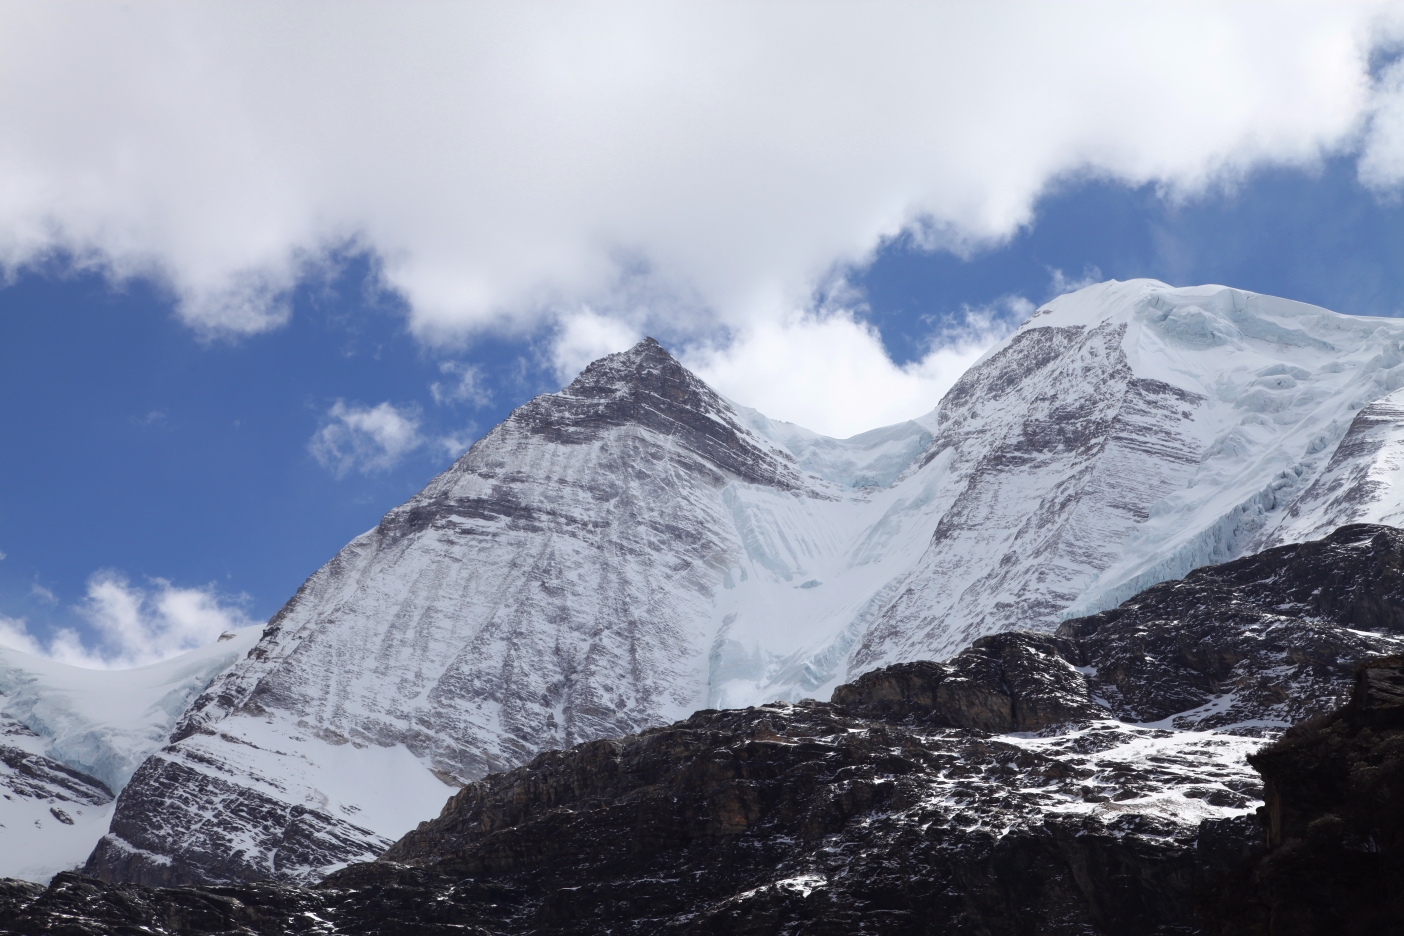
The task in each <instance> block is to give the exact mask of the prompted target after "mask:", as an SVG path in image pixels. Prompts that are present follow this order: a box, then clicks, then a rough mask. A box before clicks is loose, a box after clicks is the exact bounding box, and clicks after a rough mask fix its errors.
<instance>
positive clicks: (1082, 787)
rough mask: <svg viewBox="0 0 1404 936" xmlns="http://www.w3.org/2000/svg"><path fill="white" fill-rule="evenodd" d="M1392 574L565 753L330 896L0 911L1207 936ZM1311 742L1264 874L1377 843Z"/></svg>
mask: <svg viewBox="0 0 1404 936" xmlns="http://www.w3.org/2000/svg"><path fill="white" fill-rule="evenodd" d="M1401 569H1404V532H1401V531H1399V530H1394V529H1391V528H1387V527H1378V526H1373V527H1372V526H1356V527H1346V528H1343V529H1341V530H1339V531H1337V533H1335V534H1333V535H1332V536H1331V537H1329V538H1327V539H1326V540H1323V541H1319V542H1316V543H1309V544H1302V545H1294V546H1285V547H1280V548H1278V549H1275V550H1271V551H1268V552H1266V553H1263V554H1260V555H1258V556H1254V557H1250V558H1247V559H1243V560H1239V561H1237V562H1234V563H1229V564H1226V565H1223V566H1218V567H1213V568H1209V569H1202V570H1199V571H1197V572H1195V573H1193V574H1191V575H1190V576H1188V577H1186V578H1185V579H1184V580H1182V581H1179V582H1170V583H1165V584H1162V585H1160V586H1157V587H1155V588H1152V589H1149V590H1147V591H1146V592H1143V593H1141V594H1140V595H1138V596H1136V597H1135V598H1134V599H1132V600H1131V601H1129V602H1127V603H1126V604H1124V605H1123V606H1121V607H1120V608H1118V609H1115V610H1114V611H1108V612H1104V613H1102V614H1099V615H1095V616H1093V617H1090V618H1082V619H1078V620H1074V621H1069V622H1067V623H1065V624H1064V625H1063V626H1062V627H1061V628H1060V629H1059V630H1058V632H1057V633H1056V634H1053V635H1039V634H1023V633H1009V634H1000V635H995V636H992V637H987V638H983V639H981V640H979V641H977V642H976V643H975V644H974V645H972V646H971V647H970V648H968V649H967V650H966V651H964V652H963V653H961V654H959V655H958V656H956V657H954V658H953V659H951V660H949V661H946V662H944V663H934V662H918V663H910V664H901V665H898V666H893V667H888V668H886V669H883V670H879V671H875V672H872V673H868V674H866V675H864V676H863V677H862V678H860V679H859V680H857V681H855V682H854V683H851V684H849V685H846V686H843V687H841V688H840V689H839V690H837V691H836V692H835V694H834V700H833V701H832V702H828V703H825V702H815V701H807V702H804V703H801V704H798V705H788V704H783V703H777V704H774V705H768V706H763V707H758V708H751V709H744V710H732V711H702V712H698V713H697V714H695V715H694V716H692V717H691V718H689V719H686V720H684V721H681V722H677V723H675V724H673V725H670V726H668V727H664V728H658V729H653V730H651V731H646V732H643V733H641V734H636V735H630V736H627V737H623V738H618V739H612V740H604V741H593V742H588V743H585V744H581V745H577V746H575V747H573V748H570V749H568V750H563V751H551V752H547V753H545V754H542V755H539V756H538V757H536V758H535V759H534V760H532V761H531V762H530V763H528V764H526V765H524V766H522V767H519V768H516V769H514V770H511V771H507V772H504V773H498V774H493V775H491V776H488V777H486V778H484V779H483V780H480V781H477V782H475V783H471V784H469V785H468V786H467V787H465V788H464V789H463V790H462V791H460V792H459V793H458V794H456V795H455V796H453V797H452V798H451V799H450V800H449V802H448V803H447V805H446V806H445V807H444V809H443V810H442V812H441V814H440V815H439V816H438V817H437V818H435V819H433V820H430V821H428V822H425V823H422V824H421V825H420V827H419V828H418V829H417V830H416V831H414V832H412V833H410V834H409V835H407V836H406V837H405V838H404V839H402V840H401V841H399V842H398V843H396V844H395V845H394V846H393V847H391V848H390V850H389V851H388V852H387V853H386V854H385V855H384V856H383V857H382V859H381V860H379V861H376V862H371V863H367V864H356V865H352V866H350V867H347V868H346V869H344V870H342V871H340V872H337V873H336V874H334V875H332V876H331V877H330V878H328V879H327V880H326V881H324V882H323V883H322V884H321V885H319V886H317V887H315V888H296V887H291V886H287V885H275V884H253V885H240V886H233V887H222V888H144V887H139V886H136V885H125V884H106V883H101V882H97V881H93V880H88V879H84V878H82V877H80V876H77V875H61V876H60V877H59V878H57V879H55V881H54V882H53V884H52V885H51V886H50V887H49V888H47V889H40V888H37V887H33V886H26V885H21V884H17V883H12V884H10V885H8V886H7V888H6V889H0V929H4V930H5V931H8V932H17V933H59V932H63V933H122V932H133V933H135V932H170V933H226V932H244V933H275V932H276V933H283V932H290V933H291V932H308V933H311V932H340V933H366V934H371V933H426V934H428V933H435V934H438V933H464V932H467V933H494V934H509V933H510V934H515V933H603V932H611V933H639V934H643V933H650V934H652V933H767V934H770V933H776V934H779V933H795V934H798V933H805V934H822V933H835V934H837V933H845V934H848V933H865V932H866V933H884V934H887V933H972V934H974V933H981V934H1024V933H1067V934H1073V933H1077V934H1086V933H1104V934H1123V933H1124V934H1147V933H1162V934H1174V933H1192V932H1197V931H1199V930H1200V917H1199V915H1198V914H1199V906H1200V903H1201V901H1203V899H1204V898H1203V894H1204V893H1206V892H1207V890H1206V889H1209V888H1212V887H1214V886H1220V885H1216V883H1215V882H1216V881H1219V880H1220V879H1222V878H1223V876H1224V875H1226V874H1228V873H1229V872H1230V871H1231V870H1232V869H1233V868H1235V867H1237V866H1238V865H1239V864H1240V862H1242V861H1243V860H1244V859H1245V858H1250V857H1251V856H1252V855H1253V851H1254V848H1255V847H1256V846H1257V844H1258V842H1259V841H1260V839H1261V835H1260V833H1259V831H1258V828H1257V824H1256V821H1255V818H1254V815H1253V812H1252V810H1253V808H1254V806H1255V805H1256V804H1257V803H1258V802H1259V799H1260V797H1261V794H1262V792H1263V791H1262V789H1261V787H1260V786H1259V784H1258V778H1257V776H1256V775H1255V774H1254V773H1253V772H1252V771H1251V770H1249V769H1248V768H1247V766H1246V765H1245V764H1243V763H1242V754H1243V753H1244V752H1247V751H1249V750H1252V749H1253V748H1255V747H1257V746H1258V745H1259V744H1260V743H1261V742H1260V741H1258V740H1256V739H1255V737H1254V736H1262V735H1264V734H1267V735H1271V734H1273V733H1275V731H1276V730H1278V728H1277V726H1282V725H1285V723H1286V722H1287V721H1288V720H1291V719H1296V718H1301V717H1311V716H1320V715H1321V714H1322V713H1325V712H1328V711H1330V710H1331V709H1333V708H1334V707H1336V706H1337V705H1338V704H1339V703H1340V702H1341V701H1343V700H1344V699H1345V698H1347V697H1348V695H1349V694H1350V692H1351V687H1352V684H1353V682H1352V681H1353V678H1354V677H1353V672H1354V670H1355V668H1356V667H1357V666H1358V665H1359V664H1360V663H1361V661H1362V660H1365V659H1367V658H1370V657H1372V656H1373V655H1380V654H1382V653H1385V652H1388V651H1392V650H1394V649H1396V648H1398V647H1399V646H1400V641H1399V639H1398V637H1396V636H1394V635H1395V634H1396V633H1397V632H1398V630H1399V628H1400V625H1401V621H1400V618H1399V615H1398V612H1397V609H1398V606H1399V604H1400V601H1399V599H1400V597H1401V585H1402V584H1404V576H1402V575H1401ZM1367 672H1368V671H1367ZM1376 682H1378V683H1379V686H1380V687H1382V688H1380V689H1379V690H1378V691H1377V692H1376V695H1377V696H1378V695H1379V694H1380V693H1381V692H1384V691H1385V690H1386V689H1388V688H1389V685H1392V684H1389V683H1388V681H1387V680H1385V681H1380V680H1376ZM1376 708H1378V706H1376ZM1372 711H1373V709H1372ZM1362 717H1363V716H1362ZM1371 717H1374V716H1371ZM1345 723H1346V722H1341V724H1345ZM1328 724H1336V722H1330V723H1328ZM1350 724H1354V722H1350ZM1370 724H1376V723H1374V722H1371V723H1370ZM1391 724H1392V723H1391ZM1363 725H1364V723H1363V722H1362V726H1363ZM1312 730H1321V729H1319V728H1318V729H1312ZM1332 730H1335V729H1332ZM1341 730H1342V731H1345V730H1346V729H1341ZM1349 730H1350V731H1354V732H1356V733H1355V734H1352V735H1350V736H1349V738H1348V739H1345V740H1342V741H1341V742H1340V743H1342V744H1359V743H1360V742H1359V737H1360V732H1363V731H1365V730H1366V728H1365V727H1361V728H1359V730H1358V731H1357V730H1356V729H1355V728H1351V729H1349ZM1369 730H1370V731H1371V732H1374V733H1376V734H1377V735H1378V736H1380V737H1387V738H1393V737H1394V735H1390V734H1389V732H1390V731H1393V730H1394V729H1392V728H1389V727H1388V726H1386V725H1385V724H1384V723H1383V722H1380V723H1378V724H1376V727H1372V728H1369ZM1296 737H1297V735H1295V734H1294V735H1289V736H1288V738H1287V739H1286V740H1285V741H1283V742H1280V743H1278V744H1277V745H1275V746H1273V747H1270V748H1269V749H1268V750H1267V751H1265V752H1263V753H1262V754H1261V755H1258V763H1259V765H1260V766H1262V767H1263V768H1264V773H1265V774H1266V775H1267V777H1268V784H1269V788H1268V794H1269V805H1270V806H1271V804H1272V803H1274V802H1278V803H1279V804H1280V805H1279V807H1277V809H1278V814H1279V815H1280V816H1281V817H1282V818H1281V820H1280V823H1281V828H1282V829H1283V831H1282V832H1281V833H1280V835H1281V836H1282V838H1281V839H1280V840H1275V842H1274V845H1275V852H1272V853H1269V855H1270V856H1271V855H1272V854H1275V853H1283V852H1284V851H1285V850H1286V849H1288V845H1289V844H1290V840H1291V839H1292V837H1293V836H1295V835H1298V834H1302V835H1305V836H1306V838H1307V839H1308V840H1310V839H1311V836H1312V835H1315V836H1316V837H1317V838H1323V837H1332V836H1336V832H1337V831H1339V833H1340V834H1339V836H1338V837H1336V838H1332V841H1336V840H1337V838H1338V839H1339V841H1341V842H1347V841H1354V839H1351V838H1350V836H1351V835H1357V833H1356V832H1355V831H1353V830H1354V828H1355V827H1354V826H1351V825H1350V822H1351V821H1352V820H1351V819H1350V818H1349V817H1348V816H1345V815H1341V816H1340V819H1341V822H1342V826H1341V828H1340V829H1339V830H1337V829H1336V826H1334V825H1332V826H1331V829H1329V830H1326V831H1324V832H1323V831H1321V829H1324V828H1325V827H1324V826H1321V825H1320V823H1319V822H1318V821H1317V820H1316V819H1311V818H1310V809H1308V808H1306V807H1300V806H1297V805H1293V804H1296V803H1298V802H1299V798H1298V797H1297V795H1296V794H1295V793H1293V792H1291V791H1292V790H1294V789H1295V787H1293V786H1291V784H1290V783H1288V781H1287V780H1281V779H1278V775H1276V774H1274V773H1273V772H1272V770H1271V769H1269V767H1268V765H1269V764H1271V763H1276V761H1274V760H1273V758H1280V757H1281V756H1282V755H1281V753H1280V752H1281V751H1286V750H1295V748H1293V745H1296V744H1298V742H1297V741H1294V740H1293V739H1294V738H1296ZM1391 750H1392V749H1391ZM1381 764H1386V761H1381ZM1390 769H1393V768H1392V767H1391V768H1390ZM1282 776H1284V777H1285V776H1287V775H1286V774H1283V775H1282ZM1353 776H1354V775H1351V777H1352V778H1353ZM1370 776H1372V777H1377V778H1384V779H1381V780H1380V782H1382V783H1383V782H1385V780H1387V779H1388V776H1392V775H1389V774H1388V772H1387V771H1385V772H1384V773H1379V774H1371V775H1370ZM1352 782H1354V781H1353V780H1352ZM1372 782H1373V781H1372ZM1389 782H1392V781H1389ZM1372 789H1373V788H1372ZM1303 802H1304V801H1303ZM1338 815H1339V814H1338ZM1385 817H1386V819H1388V814H1385ZM1389 821H1392V820H1389ZM1303 823H1305V824H1306V825H1305V828H1306V831H1305V832H1301V830H1297V831H1295V832H1294V831H1293V830H1295V829H1297V826H1299V825H1302V824H1303ZM1313 823H1315V824H1313ZM1328 825H1329V823H1328ZM1395 828H1397V823H1396V824H1395ZM1312 829H1318V831H1317V832H1312V831H1311V830H1312ZM1328 832H1329V835H1328V834H1327V833H1328ZM1323 841H1324V838H1323ZM1376 841H1377V842H1380V841H1383V840H1382V839H1379V838H1377V839H1376ZM1389 841H1390V842H1392V841H1393V840H1392V839H1390V840H1389ZM1323 847H1325V846H1323ZM1331 847H1336V846H1334V845H1333V846H1331ZM1342 847H1344V846H1342ZM1391 847H1392V845H1391ZM1222 886H1227V885H1222ZM1225 893H1227V892H1225ZM1238 902H1239V903H1240V904H1243V905H1244V906H1247V905H1248V903H1249V902H1248V901H1245V900H1240V901H1238ZM1308 931H1311V930H1282V931H1281V932H1284V933H1285V932H1293V933H1295V932H1308ZM1226 932H1227V931H1226ZM1232 932H1259V930H1252V929H1240V930H1236V931H1232ZM1273 932H1278V931H1273Z"/></svg>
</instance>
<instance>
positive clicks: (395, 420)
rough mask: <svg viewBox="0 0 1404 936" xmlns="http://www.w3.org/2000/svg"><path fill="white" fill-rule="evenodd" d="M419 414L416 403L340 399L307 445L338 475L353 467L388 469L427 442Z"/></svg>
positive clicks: (365, 472) (320, 461) (366, 470)
mask: <svg viewBox="0 0 1404 936" xmlns="http://www.w3.org/2000/svg"><path fill="white" fill-rule="evenodd" d="M420 418H421V414H420V410H419V407H418V406H416V405H409V406H400V407H397V406H395V405H394V404H392V403H390V402H388V401H387V402H385V403H378V404H376V405H375V406H359V405H356V404H350V405H348V404H347V403H346V402H345V401H344V400H337V401H336V402H335V403H333V404H332V407H331V409H329V410H328V411H327V414H326V418H325V422H324V424H323V425H322V427H321V428H320V429H318V430H317V432H316V434H314V435H313V436H312V439H311V441H309V442H308V443H307V449H308V451H309V452H311V453H312V457H313V458H315V459H317V461H318V462H319V463H321V464H322V465H323V466H324V467H326V468H330V469H331V471H332V473H333V474H335V475H336V476H337V477H338V478H341V477H345V476H346V474H347V473H348V472H351V471H359V472H361V473H362V474H371V473H373V472H379V471H389V470H390V469H391V468H394V467H395V466H396V465H398V464H399V463H400V461H401V459H403V458H404V457H405V456H406V455H408V454H409V453H410V452H413V451H414V450H415V449H417V448H419V447H420V446H422V445H424V443H425V441H426V440H425V438H424V436H422V435H420V432H419V426H420Z"/></svg>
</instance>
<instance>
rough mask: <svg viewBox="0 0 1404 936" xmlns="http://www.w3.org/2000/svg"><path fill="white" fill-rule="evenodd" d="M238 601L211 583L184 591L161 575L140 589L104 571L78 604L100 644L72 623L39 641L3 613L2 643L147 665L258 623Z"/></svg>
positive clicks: (101, 662)
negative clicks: (72, 626) (84, 637)
mask: <svg viewBox="0 0 1404 936" xmlns="http://www.w3.org/2000/svg"><path fill="white" fill-rule="evenodd" d="M241 601H242V599H241V598H239V597H229V596H226V595H222V594H220V593H219V592H218V591H217V590H216V589H215V588H214V587H213V586H206V587H203V588H200V587H197V588H181V587H179V586H176V585H173V584H172V583H171V582H169V581H167V580H165V579H160V578H153V579H150V580H148V583H147V585H146V586H138V585H133V584H132V583H131V582H130V581H129V580H128V579H127V578H126V577H125V576H123V575H122V574H120V573H118V572H113V571H103V572H98V573H97V574H95V575H93V576H92V578H90V579H89V580H88V587H87V595H86V596H85V598H84V600H83V601H82V602H81V603H80V604H79V605H78V606H77V608H76V610H77V612H78V613H79V614H80V615H81V616H82V617H83V618H85V619H86V620H87V621H88V623H89V625H90V626H91V627H92V630H93V633H94V635H95V637H96V640H95V641H93V642H92V643H87V642H85V641H84V639H83V637H82V635H80V634H79V633H78V632H77V631H75V630H73V629H71V628H63V629H60V630H58V631H57V632H56V633H54V634H53V636H52V637H51V638H49V639H48V640H47V641H45V640H41V639H39V638H38V637H36V636H35V635H34V634H32V633H31V632H30V630H29V628H28V626H27V624H26V622H25V620H24V619H23V618H12V617H6V616H3V615H0V645H3V646H7V647H13V648H15V649H17V650H23V651H24V652H26V653H32V654H35V655H37V656H45V657H49V658H50V659H54V660H58V661H59V662H61V663H68V664H71V665H74V666H83V667H88V668H95V669H108V668H121V667H130V666H143V665H145V664H148V663H156V662H159V661H160V660H165V659H169V658H170V657H173V656H176V655H177V654H180V653H184V652H185V651H187V650H193V649H195V648H196V647H202V646H205V645H207V644H210V643H213V642H214V641H216V640H218V639H219V635H220V634H222V633H224V632H225V631H230V630H236V629H238V628H241V627H248V626H250V625H252V624H255V623H257V622H255V621H253V620H250V618H249V617H248V615H247V614H245V612H244V610H243V608H242V607H241Z"/></svg>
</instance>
